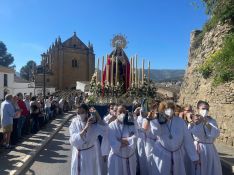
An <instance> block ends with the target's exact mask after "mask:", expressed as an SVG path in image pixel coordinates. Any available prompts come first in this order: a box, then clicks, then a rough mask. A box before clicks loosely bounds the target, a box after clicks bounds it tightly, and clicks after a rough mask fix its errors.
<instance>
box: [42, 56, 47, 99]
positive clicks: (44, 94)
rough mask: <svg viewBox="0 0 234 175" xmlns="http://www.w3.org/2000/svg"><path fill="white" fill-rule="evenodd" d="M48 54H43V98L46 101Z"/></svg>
mask: <svg viewBox="0 0 234 175" xmlns="http://www.w3.org/2000/svg"><path fill="white" fill-rule="evenodd" d="M47 56H48V55H47V54H46V53H43V54H41V57H42V63H43V98H44V100H45V97H46V79H45V77H46V75H45V74H46V58H47Z"/></svg>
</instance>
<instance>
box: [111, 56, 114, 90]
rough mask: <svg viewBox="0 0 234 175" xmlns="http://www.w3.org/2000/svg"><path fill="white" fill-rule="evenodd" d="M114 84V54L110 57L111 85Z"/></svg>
mask: <svg viewBox="0 0 234 175" xmlns="http://www.w3.org/2000/svg"><path fill="white" fill-rule="evenodd" d="M113 85H114V55H112V57H111V86H113Z"/></svg>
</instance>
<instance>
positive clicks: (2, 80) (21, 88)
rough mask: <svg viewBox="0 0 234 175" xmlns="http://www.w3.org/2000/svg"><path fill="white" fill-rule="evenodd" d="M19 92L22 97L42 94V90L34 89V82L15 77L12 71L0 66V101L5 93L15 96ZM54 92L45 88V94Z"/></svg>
mask: <svg viewBox="0 0 234 175" xmlns="http://www.w3.org/2000/svg"><path fill="white" fill-rule="evenodd" d="M19 92H21V93H22V94H24V95H25V94H28V95H31V96H32V95H39V94H42V93H43V88H42V87H35V84H34V82H29V81H27V80H24V79H21V78H20V77H17V76H16V75H15V71H14V70H12V69H10V68H7V67H3V66H0V100H1V99H4V97H5V95H6V94H7V93H10V94H12V95H16V94H17V93H19ZM54 92H55V88H46V94H52V93H54Z"/></svg>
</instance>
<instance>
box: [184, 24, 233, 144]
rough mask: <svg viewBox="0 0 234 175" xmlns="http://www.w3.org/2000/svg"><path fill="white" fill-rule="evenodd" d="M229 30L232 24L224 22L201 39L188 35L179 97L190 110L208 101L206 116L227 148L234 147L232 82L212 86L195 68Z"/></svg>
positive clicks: (209, 79) (197, 36) (193, 33)
mask: <svg viewBox="0 0 234 175" xmlns="http://www.w3.org/2000/svg"><path fill="white" fill-rule="evenodd" d="M232 29H233V25H231V23H228V22H227V23H225V24H222V25H221V24H218V25H217V26H216V27H215V28H213V29H212V30H211V31H209V32H207V33H205V35H204V37H203V39H201V37H200V35H199V34H200V33H201V31H198V30H196V31H193V32H192V33H191V36H190V50H189V60H188V66H187V70H186V73H185V76H184V82H183V84H182V86H181V90H180V98H179V103H180V104H182V105H184V104H191V105H193V106H194V107H195V106H196V103H197V101H198V100H206V101H208V102H209V104H210V115H211V116H213V117H214V118H215V119H216V120H217V122H218V126H219V128H220V130H221V134H220V137H219V138H218V140H219V141H221V142H224V143H225V144H227V145H230V146H234V82H229V83H226V84H223V85H219V86H218V87H213V86H212V77H211V78H208V79H204V78H203V77H202V75H201V74H200V73H199V72H198V71H197V68H198V67H199V65H201V64H202V63H203V62H204V60H205V59H206V58H208V56H209V55H210V54H212V53H214V52H215V51H216V50H218V49H219V48H221V46H222V42H223V38H224V37H225V35H227V34H228V33H229V32H230V31H231V30H232Z"/></svg>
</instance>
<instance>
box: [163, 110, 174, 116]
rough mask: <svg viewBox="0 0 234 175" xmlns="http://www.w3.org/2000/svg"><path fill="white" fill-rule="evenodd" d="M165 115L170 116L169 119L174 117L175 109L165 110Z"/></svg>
mask: <svg viewBox="0 0 234 175" xmlns="http://www.w3.org/2000/svg"><path fill="white" fill-rule="evenodd" d="M165 114H166V115H167V116H169V117H172V116H173V114H174V111H173V109H171V108H168V109H166V110H165Z"/></svg>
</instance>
